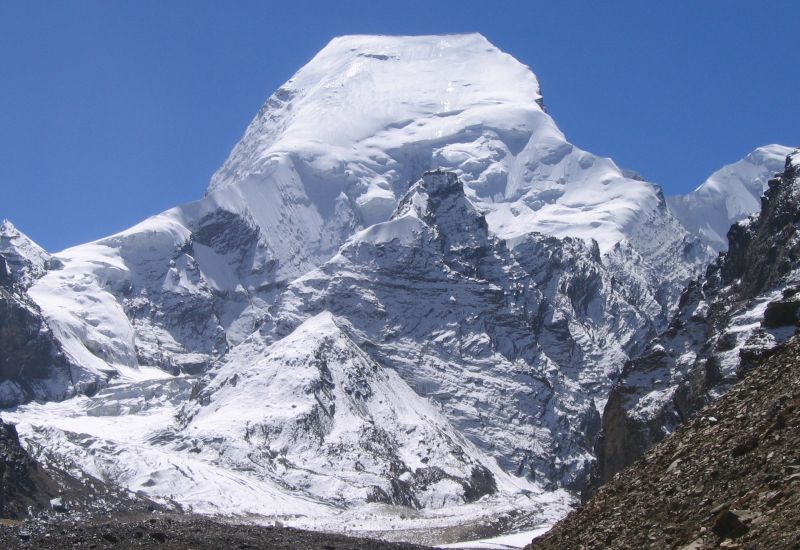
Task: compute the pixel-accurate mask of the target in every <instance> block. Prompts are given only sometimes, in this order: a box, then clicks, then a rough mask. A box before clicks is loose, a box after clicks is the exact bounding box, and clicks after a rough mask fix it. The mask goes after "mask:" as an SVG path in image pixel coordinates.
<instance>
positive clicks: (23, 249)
mask: <svg viewBox="0 0 800 550" xmlns="http://www.w3.org/2000/svg"><path fill="white" fill-rule="evenodd" d="M0 256H3V257H4V258H5V260H6V264H7V267H8V269H9V270H10V271H11V276H12V277H13V278H14V280H16V281H18V282H20V283H21V284H22V285H23V286H26V287H27V286H30V284H31V283H32V282H33V280H35V279H37V278H38V277H40V276H41V275H42V274H43V273H44V271H45V268H46V263H47V260H48V259H50V255H49V254H48V253H47V252H46V251H45V250H44V249H43V248H42V247H41V246H39V245H38V244H36V243H35V242H33V240H31V238H30V237H28V236H27V235H25V234H24V233H23V232H22V231H20V230H19V229H17V228H16V227H15V226H14V224H13V223H11V221H10V220H8V219H4V220H3V222H2V223H0Z"/></svg>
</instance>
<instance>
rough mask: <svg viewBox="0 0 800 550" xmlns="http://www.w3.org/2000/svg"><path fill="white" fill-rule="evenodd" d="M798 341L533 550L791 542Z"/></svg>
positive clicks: (797, 501)
mask: <svg viewBox="0 0 800 550" xmlns="http://www.w3.org/2000/svg"><path fill="white" fill-rule="evenodd" d="M799 390H800V341H799V340H798V339H797V338H793V339H791V340H790V341H789V342H788V343H786V344H784V345H782V346H780V347H779V348H778V349H777V350H776V352H775V354H774V355H773V356H772V357H770V358H769V359H766V360H762V361H759V365H758V366H757V367H756V368H755V369H754V370H752V371H750V372H748V373H747V374H746V375H745V376H744V379H743V380H741V381H739V382H738V383H737V384H736V385H735V386H734V387H733V388H732V389H731V390H730V391H729V392H728V393H726V394H725V395H724V396H722V397H721V398H720V399H719V400H718V401H716V402H715V403H713V404H712V405H710V406H708V407H706V408H704V409H702V411H701V412H700V413H698V414H697V415H696V416H695V417H694V418H692V419H690V420H687V422H686V423H685V424H683V425H682V426H680V427H679V428H678V429H677V430H676V431H675V432H674V433H673V434H672V435H670V436H669V437H667V438H666V439H664V440H663V441H661V442H660V443H658V444H657V445H655V446H654V447H653V448H652V449H651V450H650V451H648V452H647V454H645V455H644V456H642V457H641V458H639V459H638V460H637V461H636V463H635V465H634V466H632V467H630V468H627V469H625V470H624V471H622V472H621V473H620V474H619V475H618V476H616V477H615V478H614V479H613V480H612V481H609V482H608V484H606V485H605V486H604V487H603V488H601V489H600V491H599V492H598V493H597V494H596V495H595V496H594V497H593V498H592V499H591V500H590V501H589V502H587V503H586V504H585V505H584V506H583V507H581V508H580V509H579V510H577V511H575V512H572V513H571V514H569V515H568V516H567V517H566V518H565V519H564V520H563V521H562V522H560V523H559V524H558V525H556V526H555V527H554V528H553V529H552V530H551V531H550V532H548V533H547V534H545V535H543V536H541V537H539V538H537V539H535V540H534V541H533V542H532V543H531V544H530V545H529V546H528V547H527V548H529V549H536V550H547V549H551V548H552V549H561V548H593V549H594V548H597V549H600V548H608V549H616V548H686V549H689V548H691V549H696V550H701V549H706V548H794V547H796V546H797V543H798V540H800V529H799V528H798V524H797V517H798V513H800V473H798V471H797V470H798V460H800V453H799V452H798V449H800V399H798V397H799V396H800V393H799Z"/></svg>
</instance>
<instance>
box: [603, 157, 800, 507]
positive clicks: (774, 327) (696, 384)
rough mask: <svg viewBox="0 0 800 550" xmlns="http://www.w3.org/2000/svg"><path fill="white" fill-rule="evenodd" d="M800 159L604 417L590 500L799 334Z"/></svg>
mask: <svg viewBox="0 0 800 550" xmlns="http://www.w3.org/2000/svg"><path fill="white" fill-rule="evenodd" d="M799 167H800V154H799V153H797V152H795V153H794V154H792V155H790V156H789V157H788V158H787V161H786V167H785V170H784V172H783V173H782V174H780V176H779V177H778V178H776V179H773V180H771V181H770V182H769V189H768V190H767V192H766V194H765V195H764V197H763V198H762V210H761V213H760V214H759V215H758V216H757V217H756V216H754V217H751V218H749V219H747V220H744V221H743V222H740V223H738V224H736V225H734V226H732V227H731V229H730V231H729V233H728V240H729V243H730V245H729V250H728V252H727V253H723V254H721V255H720V257H719V258H718V259H717V260H716V261H715V262H714V263H713V264H712V265H711V266H709V268H708V270H707V272H706V274H705V277H703V278H701V279H700V280H699V281H697V282H695V283H692V284H690V285H689V287H688V288H687V289H686V291H685V292H684V293H683V295H682V297H681V301H680V304H679V309H678V311H677V313H676V314H675V316H674V317H673V319H672V321H671V323H670V325H669V327H668V329H667V330H666V331H665V332H664V333H662V334H661V335H660V336H659V337H658V338H656V339H655V340H653V341H652V342H651V343H650V344H649V345H648V347H647V349H646V350H645V351H644V353H643V354H642V355H641V356H639V357H638V358H637V359H635V360H633V361H630V362H629V363H627V364H626V365H625V368H624V369H623V373H622V376H621V378H620V381H619V382H618V384H617V385H616V386H615V387H614V389H613V390H612V392H611V394H610V396H609V401H608V404H607V406H606V409H605V411H604V415H603V430H602V435H601V437H600V438H599V441H598V444H597V447H596V452H597V463H596V466H595V468H594V472H593V476H592V481H591V484H590V487H589V488H588V490H587V493H591V492H592V491H593V490H594V489H596V488H597V487H598V486H599V485H600V484H602V483H604V482H607V481H608V480H610V479H611V478H612V477H613V476H614V474H615V473H617V472H619V471H620V470H622V469H623V468H624V467H626V466H628V465H630V464H631V463H632V462H633V461H634V460H635V459H636V458H637V457H639V456H640V455H641V454H642V453H643V452H644V451H646V450H647V449H648V448H649V447H650V446H652V445H653V444H654V443H655V442H657V441H660V440H661V439H662V438H663V437H664V436H665V435H667V434H669V433H671V432H672V431H674V429H675V428H676V427H677V426H678V425H679V424H681V423H682V422H684V421H685V420H686V419H687V418H689V417H691V416H692V415H694V414H695V413H696V411H698V410H699V409H700V408H702V407H703V406H705V405H706V404H708V403H709V402H710V401H712V400H714V399H715V398H717V397H719V395H721V394H722V393H723V392H724V391H726V390H727V389H728V388H729V387H730V386H731V384H732V383H734V382H735V381H737V380H738V379H739V377H740V376H741V375H742V373H743V372H745V371H747V370H748V369H750V368H752V365H753V364H754V363H755V362H757V361H758V360H760V359H763V358H764V357H766V356H768V355H769V354H770V352H771V350H772V349H773V348H774V347H775V346H776V345H777V344H778V343H780V342H782V341H785V340H786V339H787V338H788V337H790V336H791V335H792V334H794V332H795V326H796V325H797V321H798V316H797V312H798V306H799V305H800V303H798V300H797V298H796V296H797V292H798V289H800V234H799V233H798V228H797V222H798V221H800V190H799V187H800V178H798V174H799V172H800V168H799Z"/></svg>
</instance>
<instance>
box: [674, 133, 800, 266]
mask: <svg viewBox="0 0 800 550" xmlns="http://www.w3.org/2000/svg"><path fill="white" fill-rule="evenodd" d="M791 152H792V148H790V147H786V146H783V145H776V144H771V145H764V146H762V147H758V148H757V149H755V150H753V151H751V152H750V153H748V154H747V156H745V157H744V158H743V159H741V160H739V161H737V162H734V163H731V164H728V165H726V166H723V167H722V168H720V169H719V170H717V171H716V172H714V173H713V174H712V175H711V176H710V177H709V178H708V179H707V180H706V181H705V182H703V183H702V184H701V185H700V186H699V187H697V189H695V190H694V191H692V192H691V193H689V194H687V195H682V196H677V197H669V198H668V199H667V201H668V202H669V206H670V209H671V210H672V212H673V213H674V214H675V216H676V217H677V218H678V219H679V220H680V222H681V223H682V224H683V225H684V227H686V228H687V229H688V230H689V231H690V232H691V233H694V234H695V235H697V236H699V237H700V239H701V240H702V241H703V242H704V243H705V244H707V245H708V246H710V247H711V248H713V249H714V250H716V251H718V252H719V251H722V250H726V249H727V248H728V240H727V238H726V236H725V235H726V233H727V232H728V228H729V227H730V226H731V225H732V224H734V223H736V222H738V221H740V220H743V219H744V218H746V217H747V216H749V215H750V214H753V213H755V212H758V211H759V210H760V209H761V195H762V194H764V192H765V191H766V190H767V182H768V181H769V180H770V179H771V178H772V177H773V176H775V174H777V173H779V172H782V171H783V169H784V164H785V162H786V156H787V155H788V154H790V153H791Z"/></svg>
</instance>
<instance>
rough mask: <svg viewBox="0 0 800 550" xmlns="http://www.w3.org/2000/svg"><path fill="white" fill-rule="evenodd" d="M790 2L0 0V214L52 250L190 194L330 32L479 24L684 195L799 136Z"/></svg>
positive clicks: (615, 146)
mask: <svg viewBox="0 0 800 550" xmlns="http://www.w3.org/2000/svg"><path fill="white" fill-rule="evenodd" d="M798 28H800V2H795V1H790V0H786V1H759V2H752V1H748V2H738V1H728V2H722V1H706V2H677V1H676V2H645V1H636V2H633V1H631V2H622V1H619V2H608V3H605V2H589V1H586V2H577V1H559V2H556V1H553V2H548V3H544V2H533V1H530V2H510V1H507V2H501V1H499V0H496V1H494V2H488V1H483V2H470V1H463V0H462V1H460V2H444V1H442V2H434V1H432V0H429V1H427V2H421V1H416V0H403V1H402V2H391V3H389V2H375V1H372V2H354V1H353V2H346V1H342V2H303V1H299V0H297V1H294V2H282V3H273V2H266V1H257V2H250V1H237V2H221V1H220V2H204V1H185V2H184V1H137V2H133V1H131V2H108V1H92V0H81V1H75V2H50V1H47V2H42V1H22V2H16V1H11V0H2V1H0V197H2V198H1V199H0V200H1V202H0V217H7V218H10V219H11V220H12V221H13V222H14V223H15V224H16V225H18V226H19V227H20V228H21V229H22V230H23V231H25V232H26V233H28V234H29V235H30V236H31V237H33V238H34V239H35V240H37V241H38V242H39V243H40V244H42V245H43V246H45V247H46V248H47V249H49V250H52V251H56V250H60V249H62V248H64V247H66V246H70V245H73V244H78V243H81V242H85V241H88V240H92V239H95V238H99V237H101V236H104V235H107V234H110V233H113V232H115V231H119V230H121V229H124V228H125V227H128V226H130V225H133V224H134V223H136V222H138V221H140V220H141V219H143V218H145V217H146V216H148V215H151V214H155V213H157V212H160V211H162V210H164V209H166V208H169V207H171V206H173V205H175V204H178V203H181V202H187V201H190V200H194V199H196V198H199V197H200V196H201V195H202V194H203V192H204V190H205V187H206V185H207V182H208V179H209V177H210V176H211V174H212V173H213V171H214V170H215V169H216V168H217V167H218V166H219V165H220V164H221V163H222V161H223V160H224V159H225V157H226V156H227V154H228V152H229V151H230V149H231V147H232V146H233V145H234V144H235V142H236V141H237V140H238V138H239V137H240V136H241V134H242V132H243V131H244V129H245V126H246V125H247V123H248V122H249V120H250V119H251V117H252V116H254V115H255V113H256V111H257V110H258V108H259V107H260V105H261V104H262V103H263V102H264V101H265V100H266V98H267V97H268V96H269V95H270V93H271V92H272V91H273V90H274V89H275V88H277V87H278V86H279V85H280V84H282V83H283V82H284V81H285V80H287V79H288V78H289V77H291V75H292V74H293V73H294V72H295V71H296V70H297V69H298V68H299V67H300V66H302V65H303V64H304V63H305V62H306V61H308V60H309V59H310V58H311V57H312V56H313V55H314V53H316V51H317V50H319V49H320V48H322V47H323V46H324V45H325V44H326V43H327V42H328V41H329V40H330V39H331V38H332V37H334V36H337V35H341V34H352V33H382V34H429V33H452V32H473V31H478V32H481V33H483V34H484V35H485V36H486V37H487V38H488V39H489V40H491V41H492V42H493V43H494V44H495V45H497V46H498V47H500V48H501V49H503V50H505V51H506V52H508V53H510V54H512V55H513V56H515V57H516V58H517V59H519V60H520V61H522V62H523V63H525V64H527V65H529V66H530V67H531V68H532V69H533V71H534V72H535V73H536V74H537V76H538V77H539V79H540V82H541V84H542V89H543V93H544V97H545V102H546V104H547V107H548V110H549V112H550V113H551V114H552V115H553V117H554V118H555V120H556V122H557V124H558V125H559V126H560V128H561V129H562V130H563V131H564V133H565V134H566V135H567V138H568V139H570V140H571V141H572V142H574V143H575V144H577V145H578V146H580V147H582V148H584V149H587V150H589V151H592V152H593V153H596V154H601V155H606V156H611V157H612V158H614V159H615V160H616V161H617V163H618V164H619V165H620V166H623V167H627V168H633V169H636V170H638V171H639V172H641V173H642V174H643V175H644V176H645V177H646V178H648V179H649V180H651V181H655V182H658V183H660V184H662V185H663V186H664V188H665V190H666V192H667V193H668V194H673V193H679V192H685V191H687V190H690V189H691V188H693V187H695V186H696V185H697V184H699V183H700V182H701V181H702V180H703V179H705V177H706V176H708V175H709V174H710V173H711V172H712V171H713V170H715V169H716V168H718V167H720V166H721V165H723V164H725V163H728V162H732V161H735V160H737V159H738V158H740V157H742V156H744V155H745V154H746V153H747V152H749V151H750V150H751V149H753V148H755V147H757V146H758V145H762V144H766V143H784V144H786V145H800V132H799V131H798V130H800V96H798V88H800V86H798V84H800V71H798V70H797V68H798V53H797V52H798V40H797V29H798Z"/></svg>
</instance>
